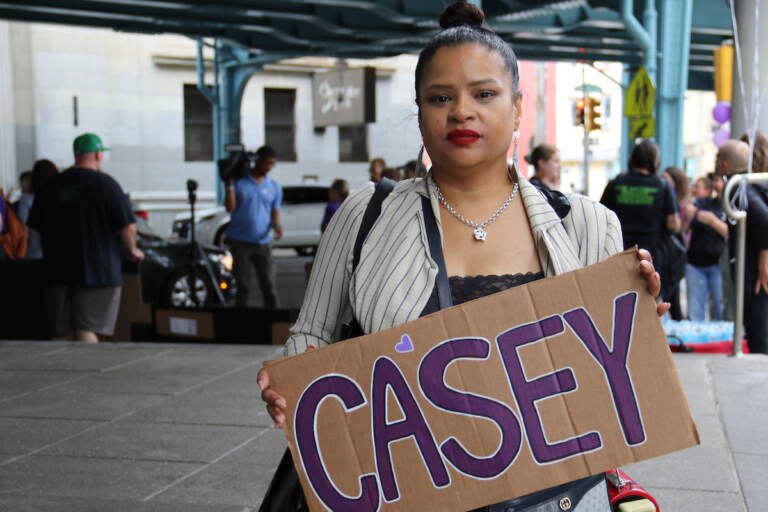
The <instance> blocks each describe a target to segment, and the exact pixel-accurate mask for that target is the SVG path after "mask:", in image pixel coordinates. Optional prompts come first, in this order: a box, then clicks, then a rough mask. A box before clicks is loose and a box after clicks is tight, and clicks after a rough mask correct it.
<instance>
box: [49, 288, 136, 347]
mask: <svg viewBox="0 0 768 512" xmlns="http://www.w3.org/2000/svg"><path fill="white" fill-rule="evenodd" d="M121 288H122V287H120V286H106V287H98V288H86V287H79V286H55V287H52V288H46V289H45V305H46V312H47V315H48V329H49V330H50V334H51V337H52V338H62V337H64V336H68V335H70V334H73V333H74V331H90V332H95V333H98V334H104V335H107V336H111V335H112V333H113V332H114V331H115V322H116V321H117V312H118V310H119V309H120V291H121Z"/></svg>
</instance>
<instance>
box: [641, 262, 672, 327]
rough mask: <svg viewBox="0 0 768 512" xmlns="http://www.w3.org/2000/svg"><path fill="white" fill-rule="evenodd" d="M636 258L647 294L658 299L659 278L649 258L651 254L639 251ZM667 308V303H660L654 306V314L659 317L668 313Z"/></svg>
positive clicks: (659, 291)
mask: <svg viewBox="0 0 768 512" xmlns="http://www.w3.org/2000/svg"><path fill="white" fill-rule="evenodd" d="M637 258H638V259H639V260H640V274H641V275H642V276H643V279H645V282H646V283H647V284H648V292H649V293H650V294H651V295H653V298H654V299H658V298H659V294H660V293H661V277H660V276H659V273H658V272H656V269H655V268H654V267H653V258H651V253H649V252H648V251H646V250H645V249H640V250H639V251H638V252H637ZM669 307H670V304H669V302H662V303H660V304H659V305H657V306H656V312H657V313H658V314H659V316H662V315H663V314H664V313H666V312H667V311H669Z"/></svg>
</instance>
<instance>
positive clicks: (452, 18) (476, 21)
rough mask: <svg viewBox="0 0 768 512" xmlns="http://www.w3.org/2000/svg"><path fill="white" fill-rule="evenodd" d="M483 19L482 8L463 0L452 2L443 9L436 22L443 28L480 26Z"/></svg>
mask: <svg viewBox="0 0 768 512" xmlns="http://www.w3.org/2000/svg"><path fill="white" fill-rule="evenodd" d="M484 21H485V14H484V13H483V10H482V9H480V8H479V7H478V6H476V5H472V4H469V3H467V2H465V1H463V0H462V1H459V2H454V3H452V4H451V5H449V6H448V7H446V8H445V10H443V13H442V14H441V15H440V18H439V19H438V22H439V23H440V26H441V27H442V28H443V29H446V28H451V27H459V26H461V25H469V26H470V27H481V26H482V25H483V22H484Z"/></svg>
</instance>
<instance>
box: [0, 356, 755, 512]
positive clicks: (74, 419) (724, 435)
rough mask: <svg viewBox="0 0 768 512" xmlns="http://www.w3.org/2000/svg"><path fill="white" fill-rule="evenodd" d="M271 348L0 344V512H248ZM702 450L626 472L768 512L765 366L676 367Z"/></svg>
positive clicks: (730, 511)
mask: <svg viewBox="0 0 768 512" xmlns="http://www.w3.org/2000/svg"><path fill="white" fill-rule="evenodd" d="M279 355H280V349H279V348H276V347H274V346H269V345H182V344H172V345H171V344H164V345H160V344H149V343H145V344H134V343H111V344H107V343H103V344H99V345H85V344H73V343H50V342H2V341H0V512H33V511H34V512H37V511H46V512H59V511H61V512H64V511H66V512H70V511H77V512H80V511H83V512H103V511H105V510H109V512H128V511H130V512H134V511H138V512H149V511H152V512H174V511H179V512H181V511H184V512H230V511H231V512H245V511H251V510H258V506H259V504H260V502H261V498H262V496H263V495H264V492H265V490H266V487H267V485H268V483H269V479H270V477H271V475H272V472H273V471H274V468H275V466H276V464H277V461H278V459H279V457H280V455H281V454H282V452H283V450H284V449H285V438H284V436H283V433H282V432H281V431H279V430H275V429H273V428H271V427H270V420H269V417H268V416H267V414H266V413H265V412H264V409H263V407H262V406H261V402H260V399H259V396H258V392H257V387H256V383H255V381H256V372H257V371H258V369H259V368H260V367H261V362H262V361H263V360H264V359H271V358H275V357H279ZM675 362H676V363H677V367H678V369H679V371H680V377H681V380H682V382H683V385H684V387H685V389H686V392H687V395H688V399H689V402H690V405H691V408H692V410H693V414H694V417H695V418H696V422H697V424H698V427H699V432H700V435H701V442H702V444H701V446H698V447H695V448H690V449H688V450H685V451H682V452H678V453H674V454H671V455H667V456H664V457H660V458H657V459H653V460H650V461H645V462H641V463H638V464H634V465H632V466H628V467H625V470H626V471H627V472H629V474H630V475H632V476H633V477H634V478H636V479H637V480H638V481H639V482H640V483H641V484H642V485H644V486H646V487H647V488H648V489H649V490H651V491H652V492H653V494H654V495H655V496H656V497H657V499H658V500H659V501H660V503H661V506H662V510H664V511H665V512H688V511H690V512H694V511H696V512H700V511H707V512H719V511H722V512H739V511H746V510H749V511H755V512H757V511H763V510H767V509H768V505H767V504H768V486H766V485H765V481H766V479H768V398H766V397H767V396H768V395H767V394H766V390H768V357H766V356H757V355H755V356H745V357H743V358H739V359H734V358H730V357H726V356H698V355H690V354H682V355H675Z"/></svg>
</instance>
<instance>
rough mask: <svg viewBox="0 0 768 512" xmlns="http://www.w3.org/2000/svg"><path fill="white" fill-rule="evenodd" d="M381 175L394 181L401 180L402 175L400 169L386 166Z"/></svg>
mask: <svg viewBox="0 0 768 512" xmlns="http://www.w3.org/2000/svg"><path fill="white" fill-rule="evenodd" d="M381 177H382V178H389V179H391V180H394V181H400V179H401V175H400V169H396V168H394V167H385V168H384V169H383V170H382V171H381Z"/></svg>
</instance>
